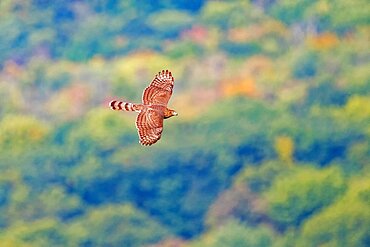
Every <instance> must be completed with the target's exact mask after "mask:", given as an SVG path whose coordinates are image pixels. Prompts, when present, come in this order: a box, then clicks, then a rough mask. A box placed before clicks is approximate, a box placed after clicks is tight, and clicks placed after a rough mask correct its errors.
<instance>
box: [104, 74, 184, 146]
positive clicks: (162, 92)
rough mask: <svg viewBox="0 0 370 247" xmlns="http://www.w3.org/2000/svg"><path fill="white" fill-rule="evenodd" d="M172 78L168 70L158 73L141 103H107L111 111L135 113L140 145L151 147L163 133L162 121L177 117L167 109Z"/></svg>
mask: <svg viewBox="0 0 370 247" xmlns="http://www.w3.org/2000/svg"><path fill="white" fill-rule="evenodd" d="M173 83H174V78H173V77H172V74H171V72H169V71H168V70H166V71H164V70H162V72H159V73H158V75H156V76H155V78H154V79H153V81H152V82H151V83H150V85H149V86H148V87H147V88H145V90H144V93H143V103H142V104H133V103H127V102H122V101H117V100H113V101H111V102H110V103H109V105H110V107H111V108H112V109H113V110H117V111H136V112H138V113H139V115H138V116H137V118H136V128H137V130H138V134H139V138H140V143H141V144H142V145H152V144H154V143H156V142H157V141H158V140H159V139H160V138H161V134H162V131H163V119H166V118H169V117H172V116H177V113H176V112H175V111H174V110H171V109H169V108H167V103H168V101H169V100H170V97H171V95H172V89H173Z"/></svg>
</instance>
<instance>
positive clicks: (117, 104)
mask: <svg viewBox="0 0 370 247" xmlns="http://www.w3.org/2000/svg"><path fill="white" fill-rule="evenodd" d="M109 106H110V108H111V109H112V110H115V111H136V112H140V111H141V110H142V105H140V104H132V103H128V102H122V101H119V100H112V101H111V102H110V103H109Z"/></svg>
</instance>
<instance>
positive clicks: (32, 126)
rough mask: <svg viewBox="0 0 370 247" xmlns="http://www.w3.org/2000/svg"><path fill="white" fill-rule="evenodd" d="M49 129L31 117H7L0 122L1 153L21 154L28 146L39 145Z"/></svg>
mask: <svg viewBox="0 0 370 247" xmlns="http://www.w3.org/2000/svg"><path fill="white" fill-rule="evenodd" d="M48 132H49V127H48V126H47V125H46V124H45V123H43V122H41V121H39V120H37V119H36V118H34V117H32V116H20V115H7V116H6V117H5V118H4V119H2V121H1V122H0V148H1V150H2V151H12V152H16V153H17V152H21V151H23V150H24V149H26V148H28V147H29V146H35V145H38V144H41V143H42V142H43V141H44V140H45V138H46V136H47V134H48Z"/></svg>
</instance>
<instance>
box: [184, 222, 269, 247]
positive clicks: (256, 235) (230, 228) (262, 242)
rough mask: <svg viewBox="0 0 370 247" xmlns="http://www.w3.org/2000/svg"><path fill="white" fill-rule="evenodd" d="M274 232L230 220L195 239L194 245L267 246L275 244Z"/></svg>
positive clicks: (208, 246)
mask: <svg viewBox="0 0 370 247" xmlns="http://www.w3.org/2000/svg"><path fill="white" fill-rule="evenodd" d="M273 238H274V234H273V232H272V231H271V230H270V229H268V228H266V227H259V228H251V227H247V226H244V225H243V224H240V223H238V222H235V221H230V222H228V223H227V224H225V225H222V226H220V227H219V228H217V229H214V230H211V231H210V232H208V233H206V234H205V236H204V237H203V238H202V239H200V240H198V241H195V242H194V244H192V245H190V246H192V247H198V246H199V247H200V246H205V247H222V246H233V247H247V246H254V247H267V246H273Z"/></svg>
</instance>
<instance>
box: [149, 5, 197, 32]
mask: <svg viewBox="0 0 370 247" xmlns="http://www.w3.org/2000/svg"><path fill="white" fill-rule="evenodd" d="M192 22H193V18H192V16H191V15H190V14H188V13H186V12H183V11H178V10H163V11H158V12H157V13H155V14H153V15H151V16H150V17H149V18H148V25H149V26H150V27H152V28H153V29H154V30H156V31H158V32H161V33H163V34H164V36H165V37H171V36H174V35H177V34H178V33H179V32H180V31H181V30H183V29H186V28H189V27H190V26H191V24H192Z"/></svg>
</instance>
